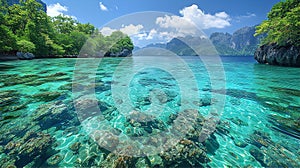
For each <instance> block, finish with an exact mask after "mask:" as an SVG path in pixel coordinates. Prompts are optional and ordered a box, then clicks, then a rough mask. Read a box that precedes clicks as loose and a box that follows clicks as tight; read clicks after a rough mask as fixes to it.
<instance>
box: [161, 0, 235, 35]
mask: <svg viewBox="0 0 300 168" xmlns="http://www.w3.org/2000/svg"><path fill="white" fill-rule="evenodd" d="M179 13H180V14H181V15H182V16H164V17H158V18H157V19H156V24H158V25H159V26H160V27H162V28H175V29H176V30H177V31H178V33H180V34H182V35H183V34H189V33H195V28H196V27H195V25H196V26H197V27H198V28H199V29H210V28H224V27H227V26H230V22H229V21H230V17H229V15H228V14H227V13H226V12H219V13H215V14H213V15H212V14H206V13H204V12H203V11H202V10H201V9H199V8H198V6H197V5H192V6H189V7H185V8H183V9H182V10H180V11H179ZM179 23H180V24H179Z"/></svg>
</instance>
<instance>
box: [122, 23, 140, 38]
mask: <svg viewBox="0 0 300 168" xmlns="http://www.w3.org/2000/svg"><path fill="white" fill-rule="evenodd" d="M143 28H144V26H143V25H141V24H138V25H133V24H130V25H127V26H123V27H122V28H121V29H120V31H121V32H123V33H125V34H127V35H129V36H132V35H136V34H138V33H139V32H140V31H141V29H143Z"/></svg>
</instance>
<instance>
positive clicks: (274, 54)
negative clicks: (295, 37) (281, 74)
mask: <svg viewBox="0 0 300 168" xmlns="http://www.w3.org/2000/svg"><path fill="white" fill-rule="evenodd" d="M254 58H255V59H256V60H257V62H259V63H261V64H270V65H279V66H292V67H300V47H296V46H293V45H289V46H278V45H276V44H270V45H262V46H260V47H258V48H257V49H256V51H255V53H254Z"/></svg>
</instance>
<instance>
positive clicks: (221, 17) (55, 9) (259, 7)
mask: <svg viewBox="0 0 300 168" xmlns="http://www.w3.org/2000/svg"><path fill="white" fill-rule="evenodd" d="M279 1H280V0H264V1H255V0H197V1H196V0H151V1H150V0H148V1H146V0H86V1H79V0H44V2H45V3H46V4H47V6H48V15H51V16H55V15H58V14H60V13H63V14H65V15H69V16H72V17H75V18H76V19H77V20H78V21H80V22H82V23H91V24H93V25H95V26H96V27H98V28H102V27H106V26H107V24H108V23H111V22H112V20H116V19H117V18H119V17H122V16H124V15H128V14H131V13H135V12H144V11H160V12H168V13H172V14H174V15H176V16H178V17H174V18H173V17H172V18H164V20H162V21H161V22H160V23H161V24H172V23H173V24H175V23H181V21H179V20H178V19H182V18H184V19H186V20H189V21H192V22H194V23H195V24H196V25H197V26H198V27H200V29H202V30H203V31H204V32H205V34H206V35H209V34H211V33H212V32H229V33H232V32H234V31H235V30H237V29H239V28H241V27H244V26H253V25H257V24H259V23H260V22H261V21H263V20H265V19H266V16H267V13H268V12H269V11H270V9H271V7H272V6H273V5H274V4H275V3H277V2H279ZM144 19H146V18H144ZM117 20H118V19H117ZM134 20H135V19H134ZM132 21H133V20H132ZM172 21H173V22H172ZM119 22H120V19H119ZM154 22H155V21H154ZM156 22H157V21H156ZM169 22H170V23H169ZM130 25H131V26H130ZM127 26H128V27H127ZM174 26H175V25H173V28H175V27H176V26H175V27H174ZM122 27H123V28H124V27H125V29H126V30H129V29H130V30H139V31H142V30H143V29H144V28H145V25H143V24H139V23H135V24H131V23H130V21H126V23H124V24H122ZM151 30H152V29H149V30H148V32H147V34H146V35H149V33H150V31H151ZM153 30H154V29H153ZM153 32H154V33H155V31H153ZM146 35H145V36H146Z"/></svg>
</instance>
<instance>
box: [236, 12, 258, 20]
mask: <svg viewBox="0 0 300 168" xmlns="http://www.w3.org/2000/svg"><path fill="white" fill-rule="evenodd" d="M255 16H256V14H255V13H249V12H248V13H247V14H246V15H242V16H238V17H237V18H239V19H241V18H251V17H255Z"/></svg>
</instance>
